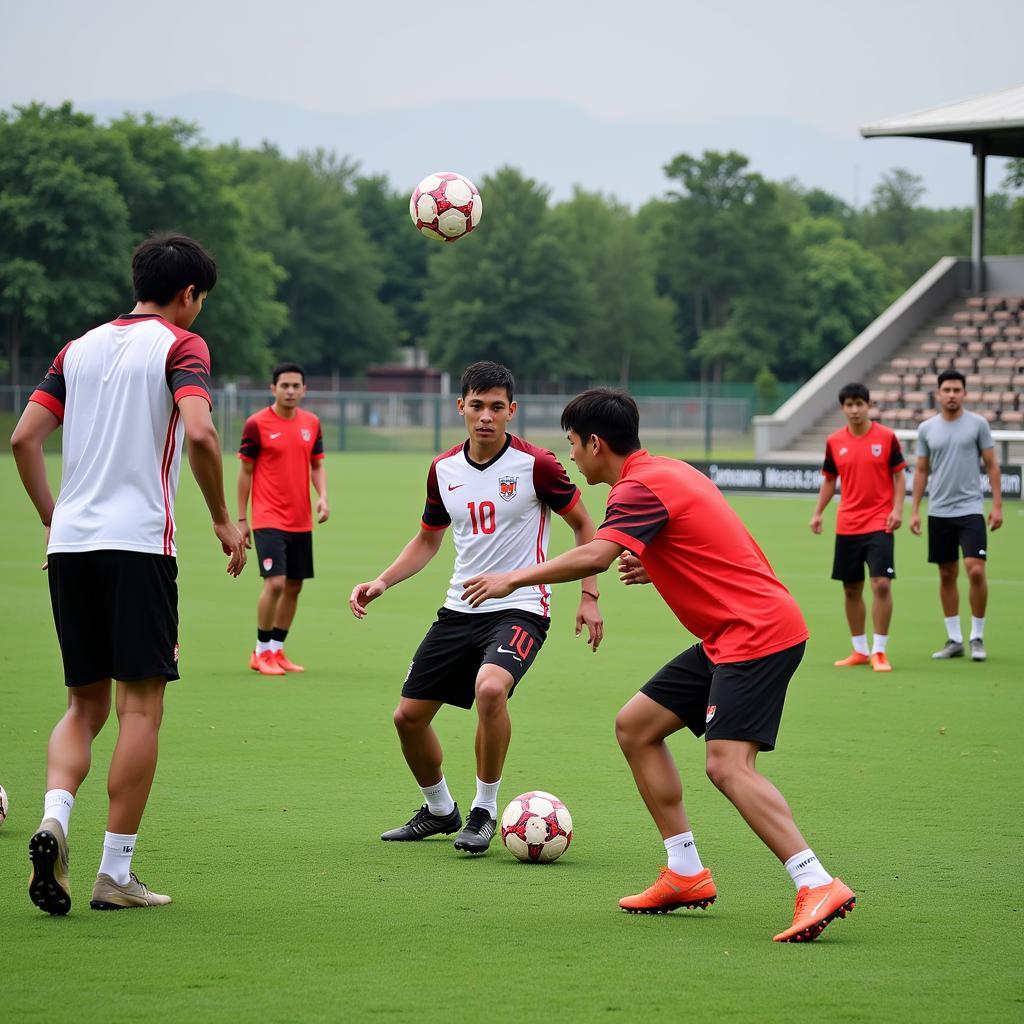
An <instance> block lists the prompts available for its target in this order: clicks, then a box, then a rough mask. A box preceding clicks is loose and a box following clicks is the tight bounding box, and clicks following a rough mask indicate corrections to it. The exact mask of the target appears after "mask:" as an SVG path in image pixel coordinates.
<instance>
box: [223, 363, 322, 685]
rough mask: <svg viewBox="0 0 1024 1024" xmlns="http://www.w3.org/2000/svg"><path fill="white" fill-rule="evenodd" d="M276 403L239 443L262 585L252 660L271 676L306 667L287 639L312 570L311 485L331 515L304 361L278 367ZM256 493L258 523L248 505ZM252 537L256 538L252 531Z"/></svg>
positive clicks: (252, 421)
mask: <svg viewBox="0 0 1024 1024" xmlns="http://www.w3.org/2000/svg"><path fill="white" fill-rule="evenodd" d="M270 393H271V394H272V395H273V396H274V402H273V404H272V405H269V406H267V407H266V408H265V409H261V410H260V411H259V412H258V413H256V414H255V415H253V416H250V417H249V418H248V419H247V420H246V421H245V427H244V428H243V430H242V443H241V445H240V446H239V449H238V457H239V459H240V460H241V466H240V468H239V472H238V524H239V526H240V527H241V529H242V535H243V536H244V537H245V541H246V544H247V545H250V544H251V543H252V542H253V541H255V544H256V556H257V559H258V561H259V563H260V575H261V576H262V577H263V592H262V593H261V594H260V599H259V602H258V604H257V605H256V647H255V649H254V650H253V652H252V654H251V655H250V656H249V668H251V669H252V670H253V671H254V672H260V673H262V674H263V675H265V676H283V675H284V674H285V673H286V672H302V671H304V669H303V667H302V666H301V665H296V664H295V662H293V661H291V660H289V658H288V657H287V655H286V654H285V653H284V642H285V639H286V638H287V636H288V630H289V629H291V625H292V621H293V620H294V619H295V609H296V607H297V605H298V601H299V593H300V592H301V591H302V582H303V580H308V579H312V578H313V512H312V508H311V506H310V499H309V485H310V482H312V484H313V487H314V488H315V489H316V493H317V495H318V498H317V503H316V516H317V522H318V523H326V522H327V518H328V516H330V514H331V512H330V508H329V507H328V505H327V470H326V468H325V467H324V461H323V460H324V438H323V434H322V433H321V430H320V420H319V419H317V417H316V416H314V415H313V414H312V413H311V412H306V411H305V409H300V408H299V403H300V402H301V401H302V399H303V398H304V397H305V395H306V375H305V373H304V372H303V370H302V367H301V366H299V364H298V363H282V364H281V365H280V366H277V367H275V369H274V372H273V377H272V381H271V385H270ZM250 494H251V495H252V527H251V529H250V526H249V521H248V519H247V517H246V513H247V512H248V510H249V495H250ZM250 538H251V539H250Z"/></svg>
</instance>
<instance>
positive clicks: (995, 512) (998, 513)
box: [47, 507, 1003, 536]
mask: <svg viewBox="0 0 1024 1024" xmlns="http://www.w3.org/2000/svg"><path fill="white" fill-rule="evenodd" d="M1002 525H1003V510H1002V507H1000V508H994V509H992V511H991V512H989V514H988V528H989V529H990V530H998V529H999V527H1000V526H1002ZM47 536H49V534H47Z"/></svg>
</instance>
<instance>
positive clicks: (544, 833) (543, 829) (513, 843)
mask: <svg viewBox="0 0 1024 1024" xmlns="http://www.w3.org/2000/svg"><path fill="white" fill-rule="evenodd" d="M501 841H502V842H503V843H504V844H505V847H506V849H508V850H510V851H511V852H512V854H513V855H514V856H516V857H518V858H519V859H520V860H522V861H526V862H527V863H530V862H533V863H535V864H546V863H548V862H550V861H553V860H558V858H559V857H561V856H562V854H563V853H565V851H566V850H567V849H568V848H569V844H570V843H571V842H572V815H571V814H569V808H568V807H566V806H565V804H563V803H562V801H561V800H559V799H558V797H557V796H552V795H551V794H550V793H544V792H541V791H540V790H538V791H536V792H532V793H522V794H521V795H520V796H517V797H516V798H515V799H514V800H513V801H512V802H511V803H510V804H509V805H508V807H506V808H505V812H504V814H502V816H501Z"/></svg>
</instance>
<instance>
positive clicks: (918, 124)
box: [860, 85, 1024, 156]
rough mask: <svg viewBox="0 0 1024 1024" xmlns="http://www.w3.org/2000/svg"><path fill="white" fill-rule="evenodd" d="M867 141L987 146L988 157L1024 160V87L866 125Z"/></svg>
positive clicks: (863, 130)
mask: <svg viewBox="0 0 1024 1024" xmlns="http://www.w3.org/2000/svg"><path fill="white" fill-rule="evenodd" d="M860 133H861V135H863V136H864V138H866V139H874V138H884V137H888V136H903V137H910V138H919V139H944V140H945V141H947V142H969V143H971V144H972V145H978V144H979V143H984V146H985V152H986V154H987V155H988V156H1024V85H1015V86H1011V87H1010V88H1009V89H999V90H997V91H996V92H990V93H987V94H986V95H984V96H977V97H975V98H974V99H969V100H960V101H959V102H958V103H950V104H947V105H946V106H943V107H929V108H928V109H927V110H918V111H915V112H914V113H912V114H903V115H901V116H900V117H889V118H886V119H885V120H884V121H876V122H874V123H873V124H866V125H864V127H863V128H861V130H860Z"/></svg>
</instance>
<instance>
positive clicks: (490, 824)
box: [455, 807, 498, 853]
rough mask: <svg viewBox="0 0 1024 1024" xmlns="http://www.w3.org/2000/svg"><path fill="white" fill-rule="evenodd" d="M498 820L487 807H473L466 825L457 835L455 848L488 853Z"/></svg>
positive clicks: (469, 851)
mask: <svg viewBox="0 0 1024 1024" xmlns="http://www.w3.org/2000/svg"><path fill="white" fill-rule="evenodd" d="M497 827H498V822H497V821H496V820H495V819H494V818H492V817H491V812H490V811H489V810H487V808H486V807H471V808H470V810H469V817H468V818H467V819H466V827H465V828H464V829H463V830H462V831H461V832H460V833H459V834H458V835H457V836H456V837H455V849H456V850H465V851H466V852H467V853H486V852H487V847H488V846H490V845H491V840H492V839H493V838H494V830H495V829H496V828H497Z"/></svg>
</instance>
